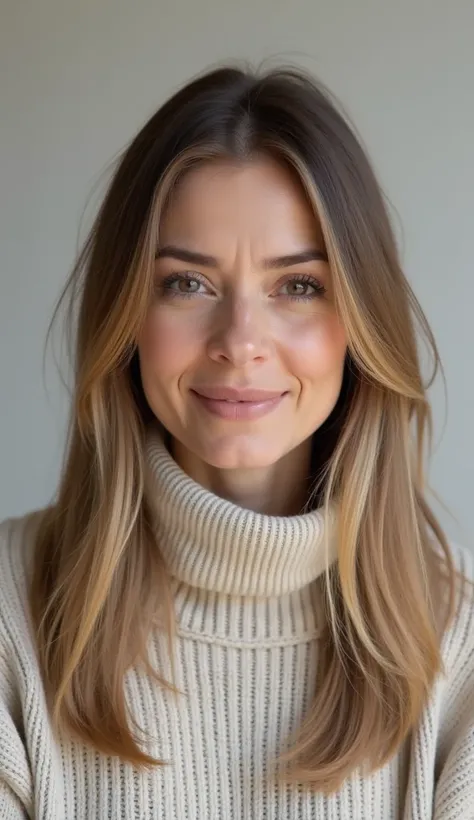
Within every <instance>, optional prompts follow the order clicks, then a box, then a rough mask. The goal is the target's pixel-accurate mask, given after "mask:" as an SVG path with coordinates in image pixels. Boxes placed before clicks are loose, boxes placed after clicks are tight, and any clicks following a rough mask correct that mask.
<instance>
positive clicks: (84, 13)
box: [0, 0, 474, 545]
mask: <svg viewBox="0 0 474 820" xmlns="http://www.w3.org/2000/svg"><path fill="white" fill-rule="evenodd" d="M0 10H1V17H0V93H1V98H0V152H1V153H0V174H1V176H0V197H1V200H0V206H1V213H0V254H1V259H0V277H1V278H0V385H1V387H0V391H1V392H0V401H1V408H0V409H1V425H0V518H2V517H5V516H7V515H13V514H18V513H22V512H24V511H26V510H28V509H30V508H32V507H37V506H39V505H42V504H44V503H46V502H47V501H48V500H49V499H50V497H51V495H52V494H53V492H54V489H55V486H56V482H57V477H58V472H59V466H60V461H61V451H62V444H63V436H64V430H65V420H66V414H67V405H68V399H67V395H66V393H65V392H64V390H63V389H62V388H61V386H60V381H59V378H58V376H57V374H56V371H55V369H54V365H53V363H52V359H51V356H49V359H48V365H47V369H46V376H47V378H46V384H45V382H44V380H43V372H42V355H43V344H44V338H45V333H46V329H47V325H48V322H49V318H50V316H51V312H52V309H53V305H54V303H55V300H56V298H57V296H58V293H59V291H60V288H61V286H62V285H63V283H64V280H65V278H66V276H67V274H68V272H69V270H70V268H71V264H72V260H73V257H74V255H75V252H76V248H77V242H78V231H79V227H80V222H81V218H82V215H83V211H84V207H85V205H86V203H87V201H88V200H89V201H90V205H89V208H88V210H87V212H86V217H85V219H83V225H84V226H85V227H87V225H88V224H90V213H92V212H93V210H94V207H95V206H96V203H97V201H98V196H99V195H100V192H101V191H102V190H103V179H104V170H105V169H106V167H107V165H108V163H109V162H110V160H111V159H112V158H113V157H114V156H115V155H116V154H117V152H118V151H119V150H120V149H121V148H122V147H123V146H124V145H125V144H126V143H127V142H128V140H129V139H130V138H131V137H132V136H133V134H134V133H135V132H136V130H137V129H138V128H139V127H140V126H141V124H142V123H143V122H144V120H145V119H146V118H147V117H148V116H149V115H150V114H151V113H152V112H153V111H154V110H155V108H156V107H157V106H158V105H159V104H160V103H161V102H162V101H163V99H164V98H165V97H166V96H167V95H168V94H169V93H170V92H172V91H173V90H174V89H175V88H176V86H177V85H178V84H180V83H181V82H183V81H184V80H186V79H187V78H188V77H189V76H190V75H192V74H194V73H196V72H198V71H200V70H202V69H203V68H205V67H207V66H209V65H211V64H214V63H216V62H219V61H223V60H226V59H235V58H237V59H239V58H240V59H242V58H243V59H247V60H251V61H253V62H255V63H259V62H260V61H261V60H262V59H264V58H272V62H292V63H300V64H302V65H303V66H305V67H306V68H308V69H310V70H311V71H312V72H313V73H315V74H316V75H318V76H319V77H320V78H321V79H322V80H323V81H324V82H326V83H327V84H328V85H329V86H330V88H331V89H332V90H333V91H334V92H335V94H336V95H337V96H338V97H339V99H340V100H341V101H342V102H343V104H344V105H345V107H346V109H347V110H348V111H349V113H350V115H351V117H352V119H353V120H354V121H355V122H356V124H357V126H358V129H359V132H360V133H361V135H362V137H363V139H364V141H365V144H366V145H367V146H368V148H369V151H370V153H371V156H372V158H373V161H374V164H375V167H376V169H377V171H378V173H379V177H380V179H381V182H382V185H383V187H384V190H385V192H386V194H387V196H388V197H389V199H390V202H391V203H392V206H393V209H394V218H395V220H396V227H397V234H398V235H399V236H400V238H401V240H402V255H403V260H404V264H405V268H406V271H407V273H408V275H409V277H410V279H411V281H412V283H413V285H414V287H415V290H416V292H417V294H418V296H419V297H420V300H421V302H422V304H423V306H424V308H425V310H426V312H427V314H428V317H429V319H430V321H431V323H432V326H433V329H434V331H435V334H436V337H437V340H438V343H439V347H440V351H441V355H442V358H443V361H444V365H445V370H446V377H447V385H448V407H447V415H446V413H445V410H446V407H445V404H444V399H443V391H442V389H441V387H438V388H436V389H435V390H434V391H433V393H432V400H433V405H434V411H435V421H436V450H435V453H434V456H433V461H432V468H431V475H432V483H433V485H434V487H435V489H436V490H437V492H438V493H439V494H440V495H441V496H442V497H443V499H444V500H445V502H446V503H447V505H448V506H449V508H450V510H451V511H452V513H453V514H454V516H455V517H456V519H457V523H456V521H454V520H453V519H452V518H451V517H449V516H448V515H447V513H445V512H441V518H442V521H443V523H444V524H445V526H446V528H447V531H448V533H449V534H450V535H451V537H454V538H455V539H456V540H458V541H462V542H464V543H466V544H468V545H472V543H473V541H474V539H473V533H474V526H473V523H472V507H473V503H474V495H473V484H474V467H473V465H474V433H473V419H474V383H473V378H472V376H473V366H472V357H473V353H474V350H473V344H472V328H473V307H474V277H473V247H472V238H473V233H474V231H473V219H474V208H473V206H474V160H473V152H474V100H473V97H474V46H473V39H474V0H450V2H449V3H448V2H446V0H426V2H422V0H397V2H394V1H393V0H378V2H376V1H375V0H358V2H354V0H291V2H289V0H284V1H283V0H252V1H251V2H249V0H238V2H236V1H234V2H225V1H224V0H187V2H183V1H182V0H169V2H159V1H158V0H154V2H151V0H138V1H137V2H133V3H132V2H130V0H126V2H125V0H75V2H73V0H34V2H33V0H29V2H28V0H22V2H18V0H0ZM92 192H94V193H93V196H92V199H91V198H90V197H91V193H92ZM88 214H89V216H88Z"/></svg>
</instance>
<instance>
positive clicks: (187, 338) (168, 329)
mask: <svg viewBox="0 0 474 820" xmlns="http://www.w3.org/2000/svg"><path fill="white" fill-rule="evenodd" d="M199 347H200V345H199V341H198V338H197V335H196V328H195V327H194V326H193V323H192V321H179V320H178V321H177V317H176V316H170V315H166V314H165V313H164V312H162V313H160V312H158V311H156V312H152V313H151V314H150V316H149V317H148V319H147V321H146V323H145V326H144V328H143V331H142V334H141V336H140V340H139V343H138V350H139V355H140V363H141V370H142V376H143V380H144V381H145V379H146V380H148V379H150V378H153V379H154V380H159V381H160V382H169V381H170V380H171V381H172V380H173V379H178V378H179V377H180V376H181V375H182V373H184V372H185V371H186V370H187V369H188V367H190V366H191V364H192V362H193V361H194V359H195V358H196V354H197V351H198V349H199Z"/></svg>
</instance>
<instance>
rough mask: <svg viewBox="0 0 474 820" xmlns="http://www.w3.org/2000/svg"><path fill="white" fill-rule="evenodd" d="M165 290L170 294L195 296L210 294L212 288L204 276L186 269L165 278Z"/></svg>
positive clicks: (163, 287)
mask: <svg viewBox="0 0 474 820" xmlns="http://www.w3.org/2000/svg"><path fill="white" fill-rule="evenodd" d="M161 286H162V289H163V292H164V293H166V294H168V295H170V296H184V297H186V296H194V295H196V294H197V295H201V294H209V293H210V289H209V286H208V285H207V283H206V281H205V280H204V278H203V277H201V276H200V275H199V274H198V273H194V272H192V271H189V272H188V271H186V272H184V273H172V274H171V275H170V276H167V277H166V279H163V282H162V285H161Z"/></svg>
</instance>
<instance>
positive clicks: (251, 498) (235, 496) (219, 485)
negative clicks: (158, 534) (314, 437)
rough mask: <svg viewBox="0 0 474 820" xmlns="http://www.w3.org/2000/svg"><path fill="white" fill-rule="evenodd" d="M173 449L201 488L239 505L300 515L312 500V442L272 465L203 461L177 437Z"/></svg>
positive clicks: (186, 470) (304, 443) (266, 513)
mask: <svg viewBox="0 0 474 820" xmlns="http://www.w3.org/2000/svg"><path fill="white" fill-rule="evenodd" d="M170 451H171V453H172V455H173V458H174V459H175V461H176V463H177V464H179V466H180V467H181V469H182V470H184V472H185V473H186V474H187V475H188V476H189V477H190V478H192V479H193V481H196V482H197V483H198V484H200V485H201V487H204V488H205V489H206V490H209V491H210V492H212V493H214V495H216V496H219V498H224V499H226V500H227V501H231V502H232V503H233V504H235V505H236V506H238V507H242V508H243V509H246V510H252V511H253V512H258V513H263V514H264V515H298V514H299V513H301V511H302V510H303V509H304V507H305V504H306V502H307V500H308V489H309V473H310V459H311V441H310V440H308V441H305V442H303V443H302V444H301V445H300V446H299V447H297V448H295V449H294V450H292V451H291V452H290V453H287V454H286V455H285V456H284V457H283V458H282V459H280V460H279V461H278V462H277V463H276V464H272V465H270V466H269V467H261V468H249V469H242V470H241V469H239V470H223V469H220V468H218V467H213V466H211V465H210V464H206V463H205V462H203V461H202V460H201V459H200V458H199V457H198V456H196V455H195V454H194V453H193V452H191V451H190V450H188V449H187V448H186V447H184V446H183V445H182V444H181V442H179V441H177V440H176V439H173V440H172V441H171V442H170Z"/></svg>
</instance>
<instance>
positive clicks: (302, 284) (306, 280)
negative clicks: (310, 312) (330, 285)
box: [278, 275, 326, 300]
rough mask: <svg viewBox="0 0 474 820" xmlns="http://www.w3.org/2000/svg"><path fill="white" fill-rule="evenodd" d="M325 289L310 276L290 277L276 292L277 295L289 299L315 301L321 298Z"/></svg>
mask: <svg viewBox="0 0 474 820" xmlns="http://www.w3.org/2000/svg"><path fill="white" fill-rule="evenodd" d="M325 293H326V288H325V287H324V285H321V283H320V282H318V280H317V279H314V278H313V277H312V276H307V275H305V276H301V275H297V276H292V277H291V278H290V279H287V280H286V282H284V283H283V284H282V285H281V287H280V288H279V290H278V295H281V296H287V297H288V298H290V299H300V300H307V299H315V298H317V297H320V296H323V295H324V294H325Z"/></svg>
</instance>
